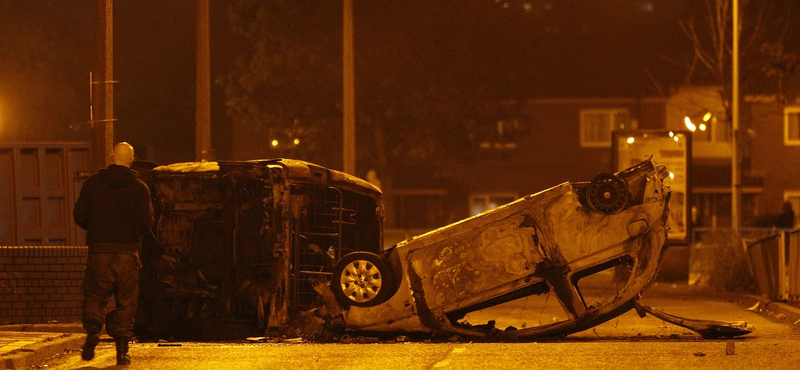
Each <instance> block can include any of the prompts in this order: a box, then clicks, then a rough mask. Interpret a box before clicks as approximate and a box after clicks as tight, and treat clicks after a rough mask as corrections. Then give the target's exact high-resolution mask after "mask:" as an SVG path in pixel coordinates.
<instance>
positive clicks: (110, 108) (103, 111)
mask: <svg viewBox="0 0 800 370" xmlns="http://www.w3.org/2000/svg"><path fill="white" fill-rule="evenodd" d="M95 19H96V25H95V42H96V49H95V64H94V71H93V73H92V79H91V84H92V85H91V91H92V109H91V112H90V114H91V117H90V120H91V124H92V140H91V155H92V159H91V160H92V163H91V165H92V170H94V171H97V170H98V169H101V168H103V167H106V166H108V165H109V164H110V163H111V150H112V148H113V147H114V81H113V80H114V22H113V19H114V6H113V0H97V1H96V2H95Z"/></svg>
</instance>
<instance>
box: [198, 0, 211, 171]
mask: <svg viewBox="0 0 800 370" xmlns="http://www.w3.org/2000/svg"><path fill="white" fill-rule="evenodd" d="M208 19H209V16H208V0H198V1H197V72H196V74H197V92H196V106H195V159H196V160H197V161H208V160H211V159H212V158H211V157H212V155H211V154H212V153H211V61H210V59H211V57H210V49H211V48H210V46H209V25H208Z"/></svg>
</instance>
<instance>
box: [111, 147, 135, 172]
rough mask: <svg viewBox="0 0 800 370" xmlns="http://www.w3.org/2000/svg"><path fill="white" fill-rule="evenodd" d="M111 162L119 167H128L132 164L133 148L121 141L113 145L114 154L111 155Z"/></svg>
mask: <svg viewBox="0 0 800 370" xmlns="http://www.w3.org/2000/svg"><path fill="white" fill-rule="evenodd" d="M111 161H112V162H113V163H114V164H116V165H119V166H125V167H130V166H131V165H132V164H133V147H132V146H131V144H128V143H126V142H124V141H123V142H121V143H119V144H117V145H114V152H112V153H111Z"/></svg>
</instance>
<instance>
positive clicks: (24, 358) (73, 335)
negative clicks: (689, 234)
mask: <svg viewBox="0 0 800 370" xmlns="http://www.w3.org/2000/svg"><path fill="white" fill-rule="evenodd" d="M698 294H701V295H702V294H703V293H702V292H699V291H698V290H697V289H696V288H693V287H689V286H687V285H683V284H681V285H676V284H668V283H656V284H653V285H651V286H650V287H648V288H647V289H646V291H645V294H644V297H650V298H658V299H661V300H675V301H676V302H677V301H679V302H684V304H685V303H686V302H691V300H686V297H687V296H693V295H698ZM712 295H713V296H714V297H709V296H708V295H706V296H705V297H706V299H712V300H722V301H729V302H735V303H737V304H738V305H739V306H740V307H741V309H752V311H756V312H758V313H760V314H762V315H765V316H768V317H770V318H771V319H773V320H776V321H778V322H785V323H786V324H789V325H792V324H794V325H800V308H798V307H795V306H792V305H789V304H786V303H783V302H777V301H770V300H768V299H767V298H764V297H761V296H757V295H749V294H747V295H731V294H725V293H719V294H712ZM85 337H86V335H85V334H84V333H83V329H82V328H81V325H80V324H79V323H73V324H32V325H0V369H25V368H29V367H31V366H35V365H37V364H39V363H41V362H43V361H45V360H46V359H48V358H50V357H53V356H55V355H57V354H60V353H63V352H64V351H79V350H80V348H81V346H82V345H83V341H84V338H85Z"/></svg>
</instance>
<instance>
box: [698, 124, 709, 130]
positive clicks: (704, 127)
mask: <svg viewBox="0 0 800 370" xmlns="http://www.w3.org/2000/svg"><path fill="white" fill-rule="evenodd" d="M697 128H699V129H700V131H705V130H706V129H707V128H708V126H706V124H705V123H701V124H700V126H697Z"/></svg>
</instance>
